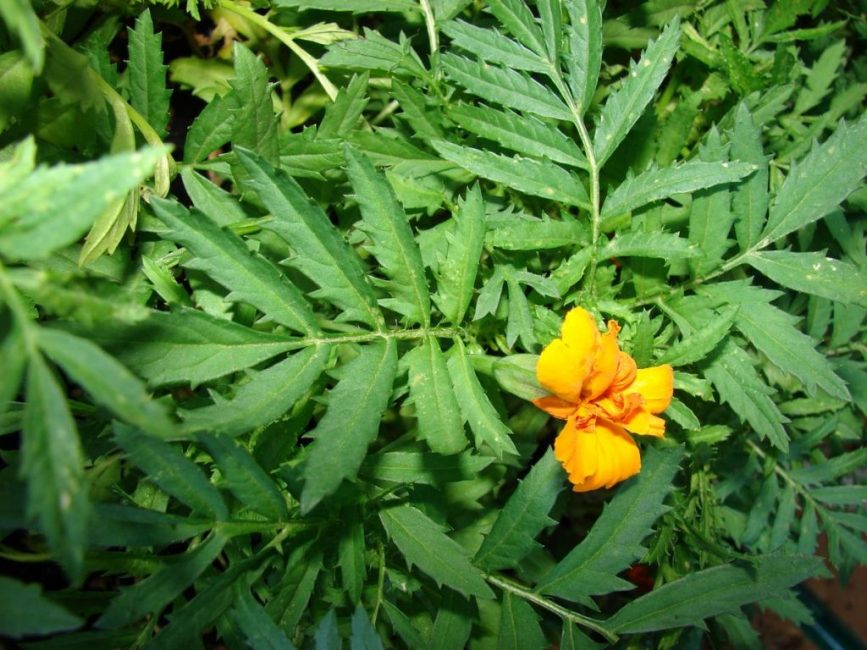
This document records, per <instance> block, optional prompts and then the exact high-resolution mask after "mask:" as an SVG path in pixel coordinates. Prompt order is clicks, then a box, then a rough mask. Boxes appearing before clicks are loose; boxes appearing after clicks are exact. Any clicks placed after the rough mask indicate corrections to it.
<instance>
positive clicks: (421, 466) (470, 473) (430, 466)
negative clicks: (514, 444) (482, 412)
mask: <svg viewBox="0 0 867 650" xmlns="http://www.w3.org/2000/svg"><path fill="white" fill-rule="evenodd" d="M492 462H493V459H492V458H490V457H488V456H475V455H473V454H472V453H471V452H469V451H466V452H464V453H461V454H452V455H450V456H440V455H438V454H430V453H422V452H418V451H389V452H385V453H380V454H374V455H372V456H368V457H367V458H366V459H365V461H364V464H363V465H362V466H361V473H362V475H364V476H366V477H368V478H370V479H372V480H375V481H385V482H388V483H421V484H425V485H443V484H446V483H454V482H456V481H467V480H469V479H472V478H475V477H476V476H478V474H479V473H480V472H481V471H482V470H483V469H485V468H486V467H487V466H488V465H490V464H491V463H492Z"/></svg>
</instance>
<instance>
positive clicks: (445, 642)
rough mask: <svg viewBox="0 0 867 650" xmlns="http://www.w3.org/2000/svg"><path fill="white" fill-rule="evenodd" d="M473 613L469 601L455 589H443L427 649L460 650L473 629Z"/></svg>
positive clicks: (464, 645)
mask: <svg viewBox="0 0 867 650" xmlns="http://www.w3.org/2000/svg"><path fill="white" fill-rule="evenodd" d="M474 618H475V613H474V611H473V608H472V607H471V606H470V603H469V601H468V600H467V599H466V598H464V597H463V596H461V595H460V594H458V593H457V592H455V591H452V590H451V589H449V590H444V593H443V597H442V602H441V603H440V606H439V607H438V608H437V615H436V619H434V624H433V628H432V629H431V632H430V643H428V645H427V647H428V650H462V649H463V648H465V647H466V644H467V640H468V639H469V638H470V632H472V629H473V619H474Z"/></svg>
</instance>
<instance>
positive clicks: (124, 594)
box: [96, 443, 227, 629]
mask: <svg viewBox="0 0 867 650" xmlns="http://www.w3.org/2000/svg"><path fill="white" fill-rule="evenodd" d="M160 444H165V443H160ZM190 464H191V465H192V463H190ZM226 541H227V539H226V537H224V536H223V535H221V534H219V533H214V534H211V535H210V536H209V537H208V539H207V540H205V542H203V543H202V544H201V545H200V546H197V547H196V548H195V549H193V550H191V551H188V552H187V553H185V554H184V555H183V556H182V559H180V560H178V561H176V562H173V563H171V564H169V565H167V566H165V567H163V568H162V569H160V570H159V571H157V572H156V573H154V574H153V575H151V576H150V577H148V578H146V579H144V580H142V581H141V582H137V583H135V584H134V585H132V586H131V587H127V588H125V589H123V590H121V592H120V594H119V595H118V596H117V597H116V598H115V599H114V600H112V601H111V603H110V604H109V605H108V607H107V608H106V610H105V612H103V614H102V616H100V617H99V619H98V620H97V621H96V626H97V627H99V628H103V629H114V628H118V627H123V626H124V625H128V624H129V623H132V622H134V621H137V620H138V619H140V618H143V617H144V616H146V615H147V614H158V613H159V612H160V611H162V609H163V608H164V607H166V606H167V605H168V604H169V603H170V602H171V601H172V600H174V599H175V598H177V597H178V596H180V595H181V594H182V593H183V592H184V590H185V589H187V587H189V586H190V585H191V584H192V583H193V581H194V580H195V579H196V578H198V577H199V576H200V575H201V574H202V572H204V571H205V570H206V569H207V568H208V567H209V566H211V564H212V563H213V562H214V560H216V559H217V556H218V555H219V554H220V553H221V552H222V551H223V546H225V544H226Z"/></svg>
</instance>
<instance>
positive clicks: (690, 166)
mask: <svg viewBox="0 0 867 650" xmlns="http://www.w3.org/2000/svg"><path fill="white" fill-rule="evenodd" d="M753 171H755V166H754V165H752V164H750V163H741V162H705V161H703V160H690V161H688V162H685V163H683V164H681V165H672V166H671V167H665V168H663V169H651V170H649V171H646V172H644V173H642V174H639V175H638V176H633V177H631V178H627V179H626V180H625V181H624V182H623V183H621V184H620V185H619V186H618V187H617V189H615V190H614V191H613V192H612V193H611V194H610V195H608V196H607V197H606V198H605V203H604V204H603V205H602V218H603V219H604V218H605V217H610V216H613V215H617V214H622V213H624V212H630V211H632V210H635V209H636V208H640V207H641V206H643V205H647V204H648V203H652V202H653V201H659V200H661V199H665V198H668V197H669V196H672V195H674V194H682V193H685V192H694V191H696V190H701V189H704V188H706V187H713V186H715V185H721V184H723V183H733V182H735V181H737V180H739V179H741V178H743V177H745V176H748V175H749V174H751V173H752V172H753Z"/></svg>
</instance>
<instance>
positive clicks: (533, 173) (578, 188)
mask: <svg viewBox="0 0 867 650" xmlns="http://www.w3.org/2000/svg"><path fill="white" fill-rule="evenodd" d="M431 146H433V148H434V149H436V150H437V153H439V154H440V155H441V156H442V157H443V158H445V159H446V160H448V161H450V162H453V163H454V164H455V165H457V166H458V167H463V168H464V169H466V170H467V171H470V172H472V173H474V174H476V175H477V176H481V177H482V178H487V179H489V180H492V181H496V182H498V183H503V184H504V185H507V186H508V187H511V188H513V189H516V190H518V191H519V192H524V193H526V194H531V195H533V196H541V197H543V198H546V199H549V200H551V201H560V202H562V203H566V204H568V205H577V206H582V207H588V206H589V199H588V198H587V192H586V190H585V189H584V186H583V185H581V182H580V181H579V180H578V178H576V177H575V176H573V175H572V174H570V173H569V172H567V171H566V170H565V169H563V168H562V167H559V166H557V165H555V164H554V163H552V162H548V161H547V160H542V161H537V160H533V159H531V158H510V157H508V156H502V155H500V154H495V153H491V152H489V151H482V150H481V149H475V148H473V147H463V146H461V145H457V144H452V143H451V142H446V141H445V140H434V141H432V142H431Z"/></svg>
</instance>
